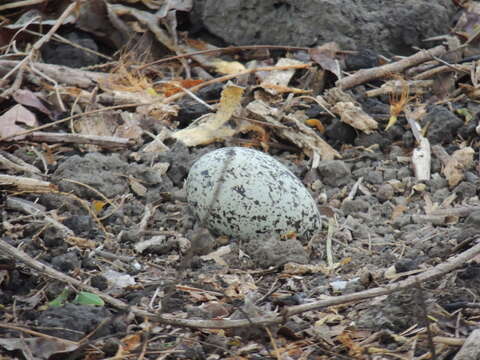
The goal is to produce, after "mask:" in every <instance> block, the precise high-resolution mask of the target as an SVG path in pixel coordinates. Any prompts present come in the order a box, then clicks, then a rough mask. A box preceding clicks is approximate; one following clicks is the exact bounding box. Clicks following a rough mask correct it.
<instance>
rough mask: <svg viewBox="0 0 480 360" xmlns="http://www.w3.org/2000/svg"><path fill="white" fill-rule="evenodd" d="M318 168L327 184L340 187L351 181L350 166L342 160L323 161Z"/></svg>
mask: <svg viewBox="0 0 480 360" xmlns="http://www.w3.org/2000/svg"><path fill="white" fill-rule="evenodd" d="M317 170H318V173H319V174H320V177H321V178H322V181H323V182H324V183H325V184H327V185H330V186H336V187H338V186H342V185H345V184H347V183H348V182H349V181H350V168H349V167H348V166H347V164H345V162H344V161H342V160H326V161H322V162H320V164H319V166H318V169H317Z"/></svg>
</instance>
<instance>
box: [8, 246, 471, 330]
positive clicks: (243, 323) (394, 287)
mask: <svg viewBox="0 0 480 360" xmlns="http://www.w3.org/2000/svg"><path fill="white" fill-rule="evenodd" d="M0 251H2V252H4V253H5V254H7V255H9V256H11V257H13V258H15V259H17V260H19V261H21V262H23V263H25V264H26V265H27V266H29V267H30V268H32V269H35V270H37V271H39V272H40V273H41V274H43V275H45V276H48V277H50V278H53V279H56V280H59V281H62V282H64V283H67V284H70V285H73V286H75V287H77V288H80V289H82V290H85V291H89V292H91V293H94V294H96V295H98V296H100V297H101V298H102V299H103V300H104V301H105V302H107V303H109V304H110V305H112V306H114V307H116V308H118V309H121V310H125V311H131V312H132V313H134V314H135V315H137V316H140V317H146V318H149V319H151V320H154V321H158V322H160V323H163V324H169V325H172V326H178V327H190V328H211V329H231V328H240V327H247V326H252V323H253V324H254V325H257V326H267V325H272V324H278V323H282V322H284V321H285V320H286V319H287V318H288V317H290V316H293V315H296V314H300V313H303V312H306V311H312V310H318V309H321V308H325V307H327V306H333V305H341V304H346V303H351V302H354V301H361V300H365V299H369V298H373V297H377V296H382V295H388V294H392V293H394V292H397V291H402V290H405V289H408V288H410V287H413V286H416V285H418V284H420V283H423V282H426V281H429V280H432V279H434V278H438V277H439V276H442V275H445V274H447V273H449V272H451V271H453V270H455V269H457V268H459V267H461V266H463V265H464V264H465V263H466V262H467V261H469V260H471V259H473V258H474V257H475V256H477V255H479V254H480V244H477V245H475V246H473V247H472V248H470V249H469V250H467V251H465V252H463V253H461V254H459V255H457V256H453V257H451V258H450V259H448V260H447V261H445V262H443V263H441V264H439V265H437V266H435V267H433V268H431V269H429V270H427V271H425V272H423V273H421V274H419V275H416V276H410V277H408V278H407V279H405V280H403V281H399V282H398V283H393V284H388V285H385V286H381V287H377V288H374V289H369V290H365V291H360V292H357V293H354V294H348V295H341V296H335V297H332V298H330V299H326V300H319V301H315V302H312V303H309V304H303V305H297V306H289V307H287V308H285V309H284V310H283V311H282V313H281V314H280V315H273V316H261V317H256V318H250V319H243V320H228V319H226V320H192V319H181V318H177V317H174V316H168V315H167V314H155V313H151V312H149V311H145V310H142V309H140V308H138V307H136V306H130V305H128V304H127V303H125V302H123V301H121V300H118V299H116V298H114V297H112V296H110V295H107V294H104V293H102V292H101V291H99V290H97V289H96V288H94V287H92V286H90V285H86V284H84V283H83V282H82V281H80V280H77V279H74V278H72V277H70V276H68V275H66V274H64V273H62V272H60V271H57V270H55V269H53V268H51V267H49V266H47V265H45V264H43V263H41V262H40V261H38V260H35V259H33V258H32V257H30V256H29V255H28V254H26V253H25V252H23V251H22V250H19V249H17V248H15V247H13V246H11V245H9V244H7V243H6V242H5V241H4V240H0Z"/></svg>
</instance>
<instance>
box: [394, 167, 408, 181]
mask: <svg viewBox="0 0 480 360" xmlns="http://www.w3.org/2000/svg"><path fill="white" fill-rule="evenodd" d="M397 176H398V178H399V179H405V178H408V177H410V176H412V170H411V169H410V168H408V167H406V166H404V167H402V168H401V169H399V170H398V173H397Z"/></svg>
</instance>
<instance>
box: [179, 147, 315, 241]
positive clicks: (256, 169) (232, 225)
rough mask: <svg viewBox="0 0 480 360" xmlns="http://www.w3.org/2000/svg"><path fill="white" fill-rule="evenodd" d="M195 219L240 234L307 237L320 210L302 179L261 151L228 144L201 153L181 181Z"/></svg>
mask: <svg viewBox="0 0 480 360" xmlns="http://www.w3.org/2000/svg"><path fill="white" fill-rule="evenodd" d="M185 187H186V192H187V201H188V204H189V206H190V208H191V209H192V211H193V212H194V214H195V215H196V216H197V217H198V219H199V220H200V221H201V222H202V223H203V224H204V226H206V227H207V228H208V229H209V230H210V231H212V232H213V233H215V234H218V235H227V236H233V237H237V238H240V239H250V238H255V237H259V236H262V237H265V236H271V235H279V236H282V235H288V234H290V233H295V234H296V235H297V236H298V237H299V238H301V239H309V238H310V237H311V236H312V235H313V234H314V233H315V232H316V231H318V230H319V229H320V228H321V220H320V213H319V212H318V209H317V206H316V205H315V201H314V200H313V198H312V196H311V195H310V193H309V192H308V190H307V189H306V188H305V187H304V186H303V184H302V183H301V182H300V180H299V179H298V178H297V177H296V176H295V175H293V173H292V172H291V171H290V170H288V169H287V168H286V167H285V166H284V165H282V164H281V163H279V162H278V161H277V160H275V159H274V158H273V157H271V156H269V155H266V154H264V153H262V152H260V151H257V150H252V149H247V148H241V147H227V148H223V149H218V150H215V151H212V152H210V153H207V154H205V155H203V156H202V157H200V159H198V160H197V161H196V162H195V163H194V164H193V166H192V168H191V169H190V172H189V174H188V178H187V181H186V184H185Z"/></svg>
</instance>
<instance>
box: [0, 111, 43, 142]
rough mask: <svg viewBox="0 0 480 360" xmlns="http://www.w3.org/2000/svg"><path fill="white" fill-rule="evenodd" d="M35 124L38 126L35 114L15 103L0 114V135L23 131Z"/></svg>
mask: <svg viewBox="0 0 480 360" xmlns="http://www.w3.org/2000/svg"><path fill="white" fill-rule="evenodd" d="M20 124H23V125H25V126H21V125H20ZM36 126H38V121H37V117H36V116H35V114H33V113H32V112H31V111H30V110H28V109H27V108H26V107H24V106H22V105H20V104H17V105H15V106H14V107H12V108H11V109H10V110H8V111H7V112H6V113H4V114H3V115H1V116H0V137H7V136H12V135H15V134H18V133H20V132H23V131H25V130H26V129H27V128H28V127H36Z"/></svg>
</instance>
